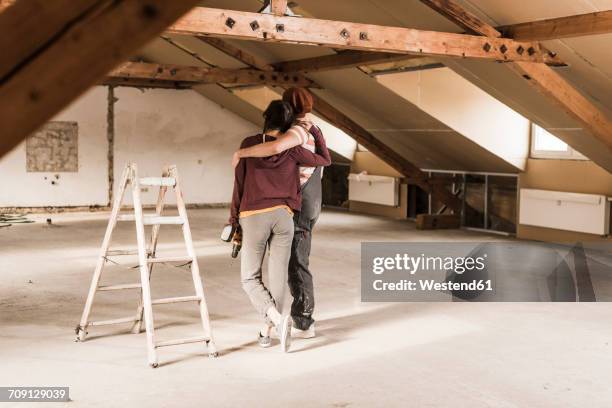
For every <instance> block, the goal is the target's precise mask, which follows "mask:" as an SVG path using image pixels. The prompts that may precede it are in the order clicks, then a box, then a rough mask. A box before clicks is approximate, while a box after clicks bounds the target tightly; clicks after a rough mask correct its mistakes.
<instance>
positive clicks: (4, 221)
mask: <svg viewBox="0 0 612 408" xmlns="http://www.w3.org/2000/svg"><path fill="white" fill-rule="evenodd" d="M26 216H27V214H0V228H2V227H10V226H11V225H13V224H31V223H33V222H34V221H32V220H29V219H28V218H27V217H26Z"/></svg>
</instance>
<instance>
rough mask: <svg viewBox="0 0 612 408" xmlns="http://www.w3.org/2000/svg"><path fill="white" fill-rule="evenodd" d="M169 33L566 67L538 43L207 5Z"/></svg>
mask: <svg viewBox="0 0 612 408" xmlns="http://www.w3.org/2000/svg"><path fill="white" fill-rule="evenodd" d="M255 23H257V24H255ZM168 32H170V33H175V34H184V35H208V36H214V37H227V38H236V39H243V40H257V41H266V42H278V43H288V44H308V45H317V46H327V47H333V48H341V49H354V50H365V51H377V52H392V53H399V54H413V55H422V56H424V55H433V56H444V57H459V58H479V59H489V60H495V61H530V62H544V63H547V64H553V65H558V64H560V63H561V61H560V60H559V59H558V58H556V57H555V56H554V55H550V54H549V53H547V52H543V50H542V48H541V46H540V45H539V44H537V43H532V42H516V41H514V40H510V39H504V38H481V37H478V36H474V35H466V34H454V33H442V32H436V31H423V30H415V29H411V28H402V27H387V26H379V25H373V24H359V23H350V22H343V21H331V20H319V19H313V18H305V17H285V16H275V15H272V14H258V13H249V12H244V11H234V10H222V9H212V8H206V7H198V8H196V9H194V10H192V11H191V12H190V13H189V14H187V15H186V16H185V17H183V18H182V19H180V20H179V21H177V23H176V24H174V25H172V26H171V27H170V28H169V29H168Z"/></svg>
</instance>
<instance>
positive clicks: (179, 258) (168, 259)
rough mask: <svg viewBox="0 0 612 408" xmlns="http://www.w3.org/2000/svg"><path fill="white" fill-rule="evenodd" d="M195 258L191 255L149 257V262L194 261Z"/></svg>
mask: <svg viewBox="0 0 612 408" xmlns="http://www.w3.org/2000/svg"><path fill="white" fill-rule="evenodd" d="M192 261H193V258H192V257H190V256H169V257H166V258H149V259H147V262H149V263H162V262H192Z"/></svg>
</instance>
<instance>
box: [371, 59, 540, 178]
mask: <svg viewBox="0 0 612 408" xmlns="http://www.w3.org/2000/svg"><path fill="white" fill-rule="evenodd" d="M376 78H377V80H378V81H379V82H380V83H381V84H383V85H385V86H386V87H387V88H389V89H390V90H392V91H393V92H395V93H397V94H398V95H400V96H402V97H403V98H405V99H406V100H408V101H410V102H411V103H413V104H415V105H416V106H417V107H419V108H420V109H422V110H423V111H424V112H427V113H428V114H430V115H431V116H433V117H435V118H436V119H438V120H439V121H441V122H442V123H444V124H445V125H447V126H448V127H450V128H452V129H454V130H456V131H457V132H459V133H461V134H462V135H463V136H465V137H467V138H469V139H471V140H472V141H474V142H476V143H478V144H479V145H480V146H482V147H483V148H485V149H487V150H489V151H490V152H491V153H493V154H495V155H497V156H499V157H501V158H502V159H504V160H506V161H507V162H509V163H510V164H512V165H514V166H515V167H517V168H519V169H521V170H524V169H525V166H526V164H527V158H528V156H529V132H530V127H529V124H530V123H529V120H528V119H527V118H525V117H523V116H522V115H520V114H518V113H517V112H515V111H514V110H512V109H510V108H509V107H508V106H506V105H504V104H503V103H502V102H500V101H498V100H497V99H495V98H493V97H492V96H491V95H489V94H488V93H486V92H484V91H483V90H481V89H480V88H478V87H477V86H475V85H473V84H472V83H471V82H469V81H467V80H466V79H464V78H463V77H461V76H459V75H458V74H456V73H455V72H453V71H452V70H450V69H449V68H438V69H429V70H423V71H414V72H402V73H396V74H387V75H379V76H377V77H376ZM457 153H458V154H460V152H457Z"/></svg>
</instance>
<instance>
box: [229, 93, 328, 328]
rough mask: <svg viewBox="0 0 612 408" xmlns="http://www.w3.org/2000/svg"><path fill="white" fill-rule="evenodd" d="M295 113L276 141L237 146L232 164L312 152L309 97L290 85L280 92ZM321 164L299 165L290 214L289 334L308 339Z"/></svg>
mask: <svg viewBox="0 0 612 408" xmlns="http://www.w3.org/2000/svg"><path fill="white" fill-rule="evenodd" d="M283 100H284V101H285V102H288V103H289V104H290V105H291V107H292V108H293V110H294V113H295V115H296V122H295V124H294V125H293V126H292V127H291V129H289V130H288V131H287V132H285V134H283V135H281V136H280V137H278V138H277V139H276V140H274V141H271V142H267V143H262V144H258V145H256V146H252V147H248V148H245V149H240V150H238V151H237V152H236V153H234V158H233V164H234V166H235V165H236V164H237V163H238V161H239V160H240V159H241V158H246V157H268V156H272V155H275V154H278V153H281V152H283V151H285V150H288V149H291V148H293V147H296V146H301V147H302V148H304V149H307V150H309V151H311V152H313V153H314V152H315V136H321V137H322V136H323V134H322V132H321V130H320V129H319V128H318V127H317V126H315V125H314V124H313V123H312V122H311V121H310V120H309V119H307V118H306V115H307V114H308V113H310V112H311V111H312V108H313V98H312V95H311V94H310V92H308V91H307V90H306V89H304V88H290V89H288V90H286V91H285V93H284V94H283ZM321 177H322V168H321V167H300V188H301V194H302V208H301V211H299V212H296V213H295V214H294V218H293V222H294V226H295V233H294V235H293V242H292V245H291V258H290V260H289V279H288V281H289V289H290V291H291V295H292V296H293V303H292V304H291V317H292V318H293V324H294V327H293V331H292V336H293V337H298V338H312V337H314V336H315V327H314V319H313V318H312V314H313V311H314V305H315V303H314V286H313V280H312V273H311V272H310V269H309V258H310V247H311V242H312V230H313V228H314V225H315V224H316V222H317V219H318V217H319V214H320V212H321V200H322V191H321Z"/></svg>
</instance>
